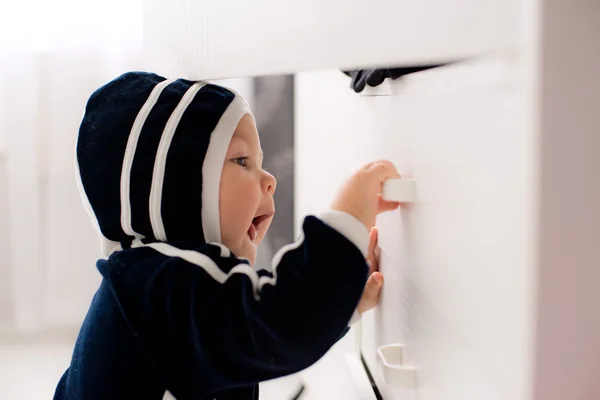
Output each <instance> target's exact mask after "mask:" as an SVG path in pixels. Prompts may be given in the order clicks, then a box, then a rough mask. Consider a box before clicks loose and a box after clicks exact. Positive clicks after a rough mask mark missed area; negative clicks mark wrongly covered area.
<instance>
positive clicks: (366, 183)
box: [331, 161, 400, 229]
mask: <svg viewBox="0 0 600 400" xmlns="http://www.w3.org/2000/svg"><path fill="white" fill-rule="evenodd" d="M390 178H400V175H399V174H398V172H397V171H396V168H395V167H394V165H393V164H392V163H391V162H389V161H376V162H373V163H370V164H367V165H365V166H363V167H362V168H361V169H359V170H358V171H357V172H356V173H354V175H352V176H351V177H350V179H348V180H347V181H346V182H345V183H344V184H343V185H342V187H341V188H340V189H339V190H338V192H337V194H336V196H335V198H334V200H333V202H332V204H331V208H332V209H333V210H338V211H344V212H346V213H348V214H350V215H352V216H354V217H356V218H357V219H358V220H359V221H361V222H362V223H363V224H364V225H365V226H366V227H367V229H371V227H372V226H373V225H375V218H376V217H377V214H379V213H381V212H384V211H392V210H395V209H396V208H398V206H399V205H400V203H398V202H395V201H385V200H383V199H382V198H381V191H382V188H383V182H385V181H386V180H387V179H390Z"/></svg>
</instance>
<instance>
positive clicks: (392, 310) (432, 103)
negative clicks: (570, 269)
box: [296, 63, 535, 400]
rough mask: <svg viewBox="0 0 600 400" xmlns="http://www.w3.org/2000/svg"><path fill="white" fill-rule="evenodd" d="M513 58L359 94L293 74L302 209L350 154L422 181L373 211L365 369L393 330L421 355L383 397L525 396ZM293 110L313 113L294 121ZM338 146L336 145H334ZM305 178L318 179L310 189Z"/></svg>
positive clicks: (527, 271)
mask: <svg viewBox="0 0 600 400" xmlns="http://www.w3.org/2000/svg"><path fill="white" fill-rule="evenodd" d="M505 67H506V68H508V69H505ZM510 68H512V67H508V66H507V65H506V64H503V63H491V64H481V65H465V66H456V67H453V68H451V69H444V70H440V71H433V72H431V73H423V74H419V75H418V76H415V77H414V78H407V80H406V82H405V83H404V84H403V85H401V89H400V90H399V91H398V92H397V93H396V95H394V96H374V97H368V96H365V97H362V98H357V97H360V96H355V97H353V98H350V97H349V96H350V94H347V93H346V92H345V91H346V90H347V89H346V88H345V87H337V84H335V83H334V82H333V80H334V79H337V78H335V75H333V73H332V74H330V75H329V79H331V80H332V82H331V83H328V82H327V81H326V79H325V75H324V74H323V75H320V74H318V73H315V74H313V75H312V79H314V80H313V81H312V82H310V81H309V80H308V75H307V76H306V77H304V78H303V77H301V78H300V84H301V85H303V86H300V89H301V91H300V93H298V99H299V108H300V112H301V113H300V114H299V115H297V119H298V120H299V121H300V124H301V125H300V126H299V128H300V129H299V131H297V132H296V135H297V136H296V137H297V139H298V145H299V147H298V149H297V151H298V152H299V153H298V154H299V156H298V158H297V160H298V162H299V165H297V171H298V172H299V175H300V176H299V178H300V179H299V180H298V183H299V185H300V188H299V190H298V197H299V199H298V203H299V204H297V206H298V208H299V210H300V211H301V212H302V211H309V212H310V210H311V208H317V206H321V207H324V206H326V205H327V201H328V200H329V199H330V198H331V197H330V196H331V195H332V194H333V192H335V189H336V188H337V186H338V182H339V180H340V179H342V177H343V175H345V174H348V173H349V172H351V170H352V168H349V166H353V167H357V166H358V165H360V163H362V162H363V161H367V160H372V159H378V158H386V159H390V160H392V161H393V162H394V163H395V164H396V166H397V167H398V169H399V170H400V172H401V173H403V174H405V175H406V176H410V177H412V178H414V179H415V180H416V182H417V201H416V203H414V204H410V205H407V206H406V207H404V208H402V209H401V210H399V211H394V212H389V213H385V214H382V215H380V216H379V218H378V221H377V224H378V226H379V229H380V247H381V248H382V259H381V266H380V267H381V270H382V271H383V274H384V276H385V288H384V292H383V297H382V300H381V304H380V305H379V306H378V308H377V309H376V310H375V311H371V312H369V313H367V314H366V315H365V316H364V317H363V322H362V331H363V337H362V344H361V347H362V351H363V354H364V356H365V358H366V360H367V363H368V364H369V366H370V367H371V368H372V369H373V370H376V365H375V364H376V359H375V354H376V349H377V347H379V346H382V345H387V344H391V343H398V342H399V343H402V344H405V345H406V348H405V360H404V361H405V362H406V363H407V364H409V365H412V366H415V367H416V368H417V389H416V390H415V391H413V392H407V391H402V390H401V391H400V392H398V391H397V390H393V389H392V388H391V387H386V386H385V385H384V386H382V388H381V391H382V394H384V398H386V399H387V400H390V399H404V398H405V397H406V396H411V395H413V396H416V397H417V398H418V399H427V400H438V399H444V400H446V399H471V398H473V399H475V398H486V399H510V400H513V399H517V400H518V399H525V398H526V396H527V387H528V384H529V381H528V376H529V370H530V365H529V363H530V360H531V354H530V353H529V352H530V349H531V346H530V337H531V326H532V319H533V318H532V316H531V314H532V304H531V299H530V297H531V293H532V278H531V275H532V274H533V257H532V254H533V245H532V243H533V228H534V227H533V221H534V219H533V214H534V213H533V211H534V210H533V193H534V188H533V185H532V182H533V181H534V179H533V176H534V172H535V171H534V163H535V157H534V156H535V154H534V152H533V150H532V149H533V143H534V138H533V137H532V134H531V130H529V129H528V127H529V124H528V120H527V119H526V114H525V113H526V109H525V107H524V104H525V100H524V96H523V94H522V93H523V92H522V91H521V89H520V86H519V84H518V80H513V79H508V78H509V77H513V78H514V77H515V74H513V73H507V74H505V72H507V71H509V70H510ZM494 71H495V72H494ZM499 71H504V72H500V73H498V72H499ZM513 72H515V71H513ZM495 73H498V74H497V75H495V76H496V78H494V79H491V80H488V78H489V77H490V76H494V74H495ZM515 73H516V72H515ZM479 78H482V80H481V81H479V82H478V81H477V79H479ZM305 79H306V80H305ZM303 80H304V81H303ZM445 82H448V84H447V85H444V83H445ZM474 82H475V83H474ZM311 83H313V84H314V86H311ZM434 83H435V84H434ZM303 87H304V89H309V88H310V89H311V94H312V96H313V98H314V96H316V95H318V93H319V92H318V91H319V90H327V93H328V96H329V99H328V100H316V102H317V103H318V104H319V103H322V102H324V101H329V104H327V105H328V106H329V107H326V106H325V105H324V104H322V105H323V106H324V107H323V108H320V109H317V108H316V107H315V106H313V105H310V104H308V103H307V102H305V101H304V99H305V97H304V95H303V92H302V90H304V89H303ZM315 92H316V93H315ZM338 92H339V93H338ZM336 102H337V103H336ZM313 107H314V109H313ZM311 110H312V111H311ZM321 110H327V112H322V111H321ZM302 112H304V113H305V114H307V115H308V114H310V115H313V114H314V115H315V117H314V121H312V120H311V119H310V117H307V119H305V120H304V121H305V122H304V123H305V124H306V125H302V124H303V122H302V121H303V116H302ZM309 127H310V128H309ZM304 135H306V137H305V136H304ZM311 139H312V141H311ZM323 141H326V142H327V145H324V146H317V145H315V143H319V142H323ZM309 144H311V146H309ZM336 145H337V146H339V147H340V148H341V149H342V150H343V151H341V152H337V153H336V156H335V157H331V148H332V146H336ZM309 148H310V151H309V150H308V149H309ZM305 151H306V152H307V153H306V156H304V154H305V153H304V152H305ZM338 154H340V155H338ZM305 157H306V158H305ZM311 165H320V166H326V167H321V168H319V169H318V171H317V169H316V168H314V169H315V170H314V171H312V168H313V167H311ZM302 185H305V187H307V188H308V187H312V188H322V189H323V190H321V191H316V190H313V191H310V193H311V195H312V196H307V192H304V193H303V191H302ZM305 197H311V198H310V199H306V198H305ZM375 375H377V373H375ZM380 383H381V382H380ZM385 394H387V397H386V396H385ZM403 396H404V397H403ZM406 398H410V397H406Z"/></svg>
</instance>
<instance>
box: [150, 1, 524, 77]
mask: <svg viewBox="0 0 600 400" xmlns="http://www.w3.org/2000/svg"><path fill="white" fill-rule="evenodd" d="M520 5H521V2H519V1H518V0H502V1H499V0H454V1H446V0H423V1H409V0H372V1H370V2H368V3H367V2H363V1H358V0H346V1H336V0H304V1H296V2H285V1H283V2H282V1H278V0H265V1H258V2H257V1H254V2H244V1H237V2H231V1H222V0H201V1H197V0H174V1H171V0H170V1H169V2H168V6H167V1H166V0H145V1H144V46H145V51H146V53H147V54H148V55H149V56H150V57H149V58H148V60H147V64H146V68H150V69H152V70H155V71H157V72H160V73H164V74H175V75H185V76H187V77H190V78H202V79H206V78H212V79H214V78H220V77H231V76H247V75H262V74H273V73H285V72H296V71H301V70H307V69H313V68H325V67H329V68H331V67H346V68H348V67H358V66H364V65H389V64H394V65H408V64H410V65H414V64H422V63H439V62H441V61H448V60H454V59H462V58H465V57H467V56H473V55H478V54H481V53H484V52H489V51H495V50H498V49H506V48H510V47H513V46H516V44H517V42H518V38H519V30H518V22H519V15H520ZM357 50H360V51H357Z"/></svg>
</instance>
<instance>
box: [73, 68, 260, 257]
mask: <svg viewBox="0 0 600 400" xmlns="http://www.w3.org/2000/svg"><path fill="white" fill-rule="evenodd" d="M245 114H250V115H251V113H250V109H249V107H248V104H247V103H246V101H245V100H244V99H243V98H242V97H241V96H240V95H239V94H237V93H235V92H234V91H232V90H230V89H226V88H223V87H220V86H217V85H212V84H206V83H202V82H193V81H188V80H185V79H178V80H173V79H165V78H163V77H161V76H158V75H156V74H152V73H145V72H129V73H126V74H124V75H121V76H120V77H118V78H116V79H114V80H113V81H111V82H109V83H107V84H106V85H104V86H102V87H101V88H100V89H98V90H97V91H95V92H94V93H93V94H92V95H91V97H90V99H89V100H88V103H87V106H86V109H85V114H84V116H83V120H82V122H81V126H80V129H79V137H78V141H77V150H76V167H77V170H78V171H77V172H78V173H77V177H78V183H79V189H80V192H81V194H82V198H83V201H84V204H85V206H86V208H87V211H88V213H89V214H90V217H91V218H92V221H93V222H94V225H95V227H96V229H97V230H98V232H99V233H100V236H101V240H102V252H103V254H104V255H105V256H108V255H110V254H111V253H112V252H114V251H117V250H120V249H126V248H130V247H132V246H133V247H135V246H138V245H140V244H141V243H150V242H169V243H172V244H177V243H182V244H184V243H185V244H188V245H189V244H192V245H195V244H202V243H214V242H216V243H220V242H221V232H220V228H219V185H220V180H221V171H222V168H223V162H224V160H225V154H226V152H227V148H228V146H229V142H230V140H231V137H232V136H233V133H234V131H235V128H236V126H237V124H238V122H239V121H240V119H241V118H242V116H244V115H245Z"/></svg>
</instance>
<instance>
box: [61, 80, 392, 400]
mask: <svg viewBox="0 0 600 400" xmlns="http://www.w3.org/2000/svg"><path fill="white" fill-rule="evenodd" d="M76 160H77V162H76V165H77V169H78V183H79V185H80V191H81V194H82V198H83V200H84V204H85V206H86V209H87V211H88V213H89V214H90V216H91V218H92V221H93V222H94V225H95V227H96V228H97V230H98V233H99V234H100V237H101V243H102V251H103V254H104V256H105V257H106V259H102V260H100V261H98V263H97V268H98V270H99V271H100V273H101V274H102V277H103V279H102V283H101V285H100V287H99V289H98V291H97V292H96V294H95V296H94V298H93V300H92V304H91V305H90V309H89V311H88V314H87V316H86V318H85V320H84V322H83V325H82V327H81V330H80V332H79V335H78V338H77V342H76V345H75V349H74V352H73V357H72V360H71V364H70V367H69V368H68V369H67V371H66V372H65V374H64V375H63V377H62V378H61V380H60V382H59V383H58V387H57V389H56V393H55V397H54V398H55V399H86V400H91V399H111V400H118V399H144V400H151V399H156V400H160V399H162V398H163V396H164V395H165V394H166V393H167V392H169V393H170V394H171V395H172V396H174V397H175V398H177V399H179V400H182V399H218V400H223V399H257V398H258V382H261V381H265V380H269V379H273V378H277V377H281V376H284V375H288V374H292V373H295V372H298V371H300V370H302V369H304V368H306V367H308V366H310V365H311V364H313V363H314V362H316V361H317V360H318V359H319V358H321V357H322V356H323V355H324V354H325V353H326V352H327V350H328V349H329V348H330V347H331V346H332V345H333V344H335V342H336V341H337V340H339V338H340V337H341V336H343V335H344V334H345V332H346V331H347V329H348V328H347V327H348V325H349V323H351V322H352V321H354V320H356V319H358V318H360V315H361V314H362V313H364V312H365V311H367V310H368V309H371V308H373V307H374V306H375V305H376V304H377V301H378V298H379V292H380V289H381V287H382V284H383V280H382V278H383V276H382V275H381V274H380V273H379V272H376V270H377V267H378V255H377V252H376V247H377V231H376V230H375V229H374V228H373V229H371V228H372V227H373V225H374V223H375V217H376V215H377V214H378V213H380V212H382V211H388V210H393V209H395V208H397V207H398V205H399V204H398V203H394V202H386V201H383V200H382V199H381V197H380V196H379V194H380V192H381V187H382V184H383V182H384V181H385V180H386V179H388V178H397V177H398V173H397V172H396V169H395V168H394V166H393V165H392V164H391V163H389V162H387V161H379V162H374V163H371V164H368V165H366V166H364V167H362V168H361V169H360V170H358V171H357V172H356V173H355V174H354V175H353V176H352V177H351V178H350V179H349V180H348V181H347V182H345V183H344V184H343V185H342V187H341V188H340V190H339V191H338V193H337V195H336V197H335V199H334V200H333V202H332V203H331V207H330V210H328V211H326V212H324V213H323V214H321V215H320V216H319V217H316V216H307V217H306V218H305V220H304V222H303V226H302V233H301V234H300V236H299V238H298V240H297V241H296V243H294V244H290V245H288V246H285V247H284V248H282V249H281V250H280V251H279V252H278V253H277V254H276V255H275V257H274V258H273V261H272V265H271V266H270V267H268V266H255V265H254V261H255V258H256V249H257V246H258V245H259V244H260V243H261V241H262V239H263V238H264V236H265V234H266V232H267V230H268V228H269V225H270V224H271V220H272V218H273V214H274V212H275V207H274V203H273V193H274V192H275V188H276V185H277V184H276V180H275V178H274V177H273V176H272V175H271V174H269V173H268V172H266V171H264V170H263V169H262V151H261V147H260V141H259V137H258V133H257V131H256V126H255V123H254V119H253V117H252V114H251V112H250V110H249V108H248V104H247V103H246V102H245V101H244V100H243V99H242V97H240V96H239V95H238V94H237V93H235V92H233V91H232V90H229V89H226V88H223V87H220V86H216V85H212V84H206V83H202V82H193V81H188V80H185V79H178V80H174V79H165V78H163V77H160V76H158V75H155V74H151V73H141V72H132V73H126V74H124V75H122V76H120V77H118V78H116V79H115V80H113V81H111V82H109V83H108V84H106V85H105V86H103V87H101V88H100V89H98V90H97V91H96V92H94V93H93V94H92V96H91V97H90V99H89V101H88V103H87V106H86V110H85V114H84V117H83V121H82V122H81V127H80V130H79V137H78V142H77V150H76ZM369 229H371V231H370V234H369Z"/></svg>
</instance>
